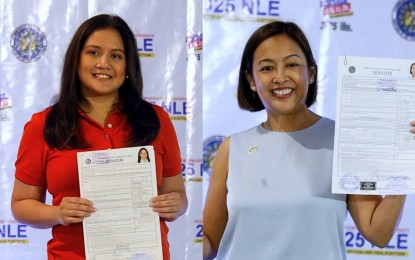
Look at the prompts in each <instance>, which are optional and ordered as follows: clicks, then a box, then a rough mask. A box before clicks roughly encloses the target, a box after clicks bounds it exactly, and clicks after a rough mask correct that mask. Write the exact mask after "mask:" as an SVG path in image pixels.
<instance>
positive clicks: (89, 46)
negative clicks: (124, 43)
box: [84, 44, 125, 52]
mask: <svg viewBox="0 0 415 260" xmlns="http://www.w3.org/2000/svg"><path fill="white" fill-rule="evenodd" d="M85 48H96V49H102V47H101V46H98V45H93V44H92V45H85V47H84V49H85ZM111 51H120V52H125V50H123V49H118V48H114V49H111Z"/></svg>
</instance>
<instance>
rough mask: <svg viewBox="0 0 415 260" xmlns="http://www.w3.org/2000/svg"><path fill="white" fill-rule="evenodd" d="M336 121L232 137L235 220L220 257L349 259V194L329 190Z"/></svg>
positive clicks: (258, 130) (240, 259)
mask: <svg viewBox="0 0 415 260" xmlns="http://www.w3.org/2000/svg"><path fill="white" fill-rule="evenodd" d="M333 143H334V121H332V120H330V119H328V118H321V119H320V120H319V121H317V122H316V123H315V124H314V125H312V126H310V127H308V128H306V129H303V130H301V131H297V132H273V131H268V130H266V129H264V128H263V127H262V126H261V125H259V126H257V127H255V128H252V129H249V130H247V131H244V132H242V133H238V134H235V135H232V136H231V138H230V148H229V173H228V180H227V188H228V195H227V206H228V214H229V220H228V223H227V226H226V229H225V232H224V235H223V237H222V240H221V242H220V246H219V251H218V256H217V258H216V259H218V260H222V259H229V260H244V259H247V260H253V259H254V260H268V259H270V260H274V259H275V260H345V259H346V252H345V251H346V250H345V244H344V220H345V218H346V214H347V209H346V195H343V194H332V193H331V174H332V161H333Z"/></svg>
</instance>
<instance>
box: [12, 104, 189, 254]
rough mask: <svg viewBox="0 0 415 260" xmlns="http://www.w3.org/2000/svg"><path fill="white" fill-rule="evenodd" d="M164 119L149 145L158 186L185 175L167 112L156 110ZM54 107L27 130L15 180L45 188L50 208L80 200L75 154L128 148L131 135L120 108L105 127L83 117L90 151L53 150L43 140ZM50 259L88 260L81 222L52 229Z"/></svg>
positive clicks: (163, 225)
mask: <svg viewBox="0 0 415 260" xmlns="http://www.w3.org/2000/svg"><path fill="white" fill-rule="evenodd" d="M153 109H154V110H155V111H156V113H157V116H158V118H159V120H160V131H159V134H158V136H157V137H156V139H155V140H154V141H153V142H152V143H151V144H150V145H152V146H153V147H154V152H155V160H156V174H157V187H158V189H160V187H161V185H162V180H163V177H172V176H175V175H177V174H181V171H182V169H181V156H180V149H179V144H178V141H177V136H176V132H175V130H174V127H173V124H172V122H171V120H170V117H169V115H168V114H167V112H165V111H164V110H163V108H161V107H159V106H157V105H153ZM50 110H51V108H47V109H46V110H44V111H42V112H39V113H35V114H34V115H33V116H32V118H31V120H30V121H29V122H28V123H27V124H26V125H25V127H24V131H23V136H22V139H21V142H20V146H19V151H18V154H17V160H16V163H15V166H16V173H15V177H16V179H18V180H20V181H22V182H24V183H26V184H29V185H33V186H44V187H46V188H47V190H48V192H49V193H50V194H51V195H52V204H53V205H54V206H58V205H60V203H61V201H62V199H63V198H64V197H79V196H80V191H79V179H78V166H77V159H76V153H77V152H80V151H92V150H103V149H115V148H123V147H126V145H125V140H126V138H127V137H128V136H130V135H131V132H132V130H131V127H130V125H129V123H128V121H127V117H126V115H124V114H123V113H122V112H121V111H120V110H118V109H116V110H114V111H113V112H111V113H110V114H109V115H108V118H107V120H106V122H105V126H104V127H102V126H101V125H99V124H98V123H97V122H96V121H94V120H93V119H91V118H90V117H88V116H87V115H86V114H85V113H83V112H80V114H81V116H80V122H79V127H80V129H81V131H82V133H83V134H84V138H85V140H86V142H87V143H88V144H91V147H89V148H88V149H71V150H61V151H60V150H56V149H50V148H49V146H48V145H47V144H46V142H45V139H44V137H43V129H44V126H45V119H46V116H47V114H48V113H49V111H50ZM160 225H161V237H162V244H163V256H164V259H165V260H166V259H170V254H169V245H168V241H167V233H168V227H167V225H166V223H165V222H164V221H162V220H161V221H160ZM47 247H48V259H73V260H77V259H85V251H84V239H83V230H82V223H79V224H72V225H69V226H62V225H57V226H55V227H53V228H52V239H51V240H50V241H49V242H48V246H47Z"/></svg>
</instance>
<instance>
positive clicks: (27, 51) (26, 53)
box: [10, 24, 46, 63]
mask: <svg viewBox="0 0 415 260" xmlns="http://www.w3.org/2000/svg"><path fill="white" fill-rule="evenodd" d="M10 46H11V48H12V52H13V54H14V56H16V58H17V59H18V60H20V61H22V62H25V63H29V62H32V61H38V60H39V59H40V57H41V56H42V55H43V54H44V53H45V51H46V35H45V34H44V33H43V32H42V31H41V30H40V29H39V28H38V27H37V26H35V25H32V24H23V25H20V26H19V27H17V28H16V29H15V30H14V32H13V33H12V35H11V37H10Z"/></svg>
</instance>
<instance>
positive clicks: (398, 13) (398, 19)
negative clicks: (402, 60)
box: [392, 0, 415, 41]
mask: <svg viewBox="0 0 415 260" xmlns="http://www.w3.org/2000/svg"><path fill="white" fill-rule="evenodd" d="M392 22H393V27H394V28H395V30H396V32H397V33H398V34H399V35H400V36H401V37H402V38H404V39H406V40H409V41H414V40H415V0H399V1H398V3H396V5H395V7H394V8H393V12H392Z"/></svg>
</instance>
